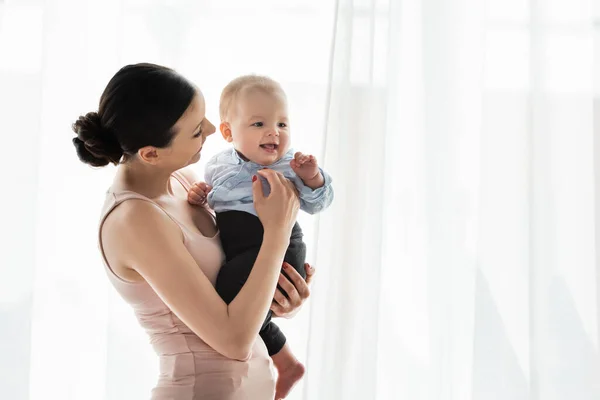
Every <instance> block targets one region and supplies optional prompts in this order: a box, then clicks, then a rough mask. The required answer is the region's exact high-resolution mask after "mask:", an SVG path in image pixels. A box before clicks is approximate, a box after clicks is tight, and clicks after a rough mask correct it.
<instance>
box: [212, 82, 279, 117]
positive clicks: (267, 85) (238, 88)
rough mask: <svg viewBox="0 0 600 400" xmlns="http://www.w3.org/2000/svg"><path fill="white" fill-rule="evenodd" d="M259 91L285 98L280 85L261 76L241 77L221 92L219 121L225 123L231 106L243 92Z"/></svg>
mask: <svg viewBox="0 0 600 400" xmlns="http://www.w3.org/2000/svg"><path fill="white" fill-rule="evenodd" d="M253 90H260V91H263V92H265V93H267V94H275V95H278V96H281V97H282V98H283V99H284V100H285V98H286V96H285V92H284V91H283V89H282V87H281V85H280V84H279V83H277V82H276V81H274V80H273V79H271V78H269V77H267V76H262V75H243V76H240V77H238V78H235V79H234V80H232V81H231V82H229V83H228V84H227V86H225V88H224V89H223V91H222V92H221V100H220V102H219V116H220V117H221V121H226V120H227V118H228V116H229V114H230V112H231V108H232V106H233V105H235V104H236V101H237V100H238V98H239V96H240V95H241V94H243V93H244V92H249V91H253Z"/></svg>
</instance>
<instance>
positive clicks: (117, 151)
mask: <svg viewBox="0 0 600 400" xmlns="http://www.w3.org/2000/svg"><path fill="white" fill-rule="evenodd" d="M195 94H196V87H195V86H194V85H192V84H191V83H190V82H189V81H188V80H187V79H185V78H184V77H183V76H181V75H179V74H178V73H177V72H175V71H173V70H172V69H170V68H167V67H162V66H160V65H154V64H134V65H127V66H125V67H123V68H121V69H120V70H119V72H117V73H116V74H115V76H113V78H112V79H111V80H110V82H108V85H107V86H106V89H104V93H102V96H101V97H100V105H99V107H98V112H89V113H87V114H86V115H82V116H80V117H79V119H78V120H77V121H76V122H75V123H74V124H73V131H75V133H77V137H75V138H73V144H74V145H75V148H76V150H77V155H78V156H79V159H80V160H81V161H83V162H84V163H87V164H90V165H92V166H94V167H102V166H105V165H107V164H108V163H113V164H115V165H116V164H118V163H119V162H120V161H121V158H123V156H125V158H126V157H127V156H128V155H132V154H135V153H136V152H137V151H138V150H139V149H140V148H142V147H145V146H155V147H159V148H160V147H168V146H169V145H170V144H171V141H172V140H173V136H174V134H175V132H173V125H175V123H176V122H177V120H178V119H179V118H180V117H181V115H182V114H183V113H184V112H185V110H187V108H188V106H189V105H190V103H191V102H192V99H193V98H194V95H195Z"/></svg>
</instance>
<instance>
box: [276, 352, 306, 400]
mask: <svg viewBox="0 0 600 400" xmlns="http://www.w3.org/2000/svg"><path fill="white" fill-rule="evenodd" d="M277 372H278V374H277V375H278V376H277V383H276V385H275V400H279V399H285V398H286V396H287V395H288V394H289V393H290V391H291V390H292V388H293V387H294V386H295V385H296V383H298V381H299V380H300V379H302V377H303V376H304V365H302V363H300V361H297V360H296V362H295V363H294V364H291V365H289V366H288V367H287V368H285V369H283V370H278V371H277Z"/></svg>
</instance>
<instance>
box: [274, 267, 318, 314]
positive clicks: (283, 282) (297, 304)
mask: <svg viewBox="0 0 600 400" xmlns="http://www.w3.org/2000/svg"><path fill="white" fill-rule="evenodd" d="M283 269H284V271H285V273H286V274H288V276H289V277H290V279H287V278H286V277H285V275H283V274H280V275H279V286H280V287H281V288H282V289H283V290H284V291H285V293H286V294H287V295H288V297H289V298H288V297H285V294H284V293H282V291H281V289H279V287H278V288H277V290H276V291H275V296H273V303H272V304H271V311H273V314H274V315H275V316H276V317H282V318H292V317H293V316H294V315H296V314H297V313H298V311H300V308H301V307H302V304H303V303H304V301H306V299H307V298H308V297H309V296H310V288H309V285H310V283H311V281H312V279H313V276H314V274H315V269H314V268H313V267H311V266H310V265H309V264H304V269H305V270H306V281H305V280H304V279H303V278H302V276H301V275H300V274H299V273H298V271H296V270H295V269H294V268H292V267H291V266H290V265H289V264H287V263H284V264H283ZM290 280H291V282H290Z"/></svg>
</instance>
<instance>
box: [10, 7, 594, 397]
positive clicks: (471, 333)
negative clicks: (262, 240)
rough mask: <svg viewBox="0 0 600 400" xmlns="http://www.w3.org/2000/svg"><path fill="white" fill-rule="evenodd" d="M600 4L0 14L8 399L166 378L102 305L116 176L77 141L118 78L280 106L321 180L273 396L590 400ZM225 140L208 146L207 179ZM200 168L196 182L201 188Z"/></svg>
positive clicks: (125, 322)
mask: <svg viewBox="0 0 600 400" xmlns="http://www.w3.org/2000/svg"><path fill="white" fill-rule="evenodd" d="M598 16H600V9H598V4H597V3H596V2H592V1H591V0H587V1H586V0H546V1H541V0H538V1H536V0H530V1H524V0H509V1H507V0H504V1H500V0H486V1H482V0H354V1H350V0H337V1H333V0H329V1H323V0H320V1H317V0H312V1H300V0H298V1H295V0H294V1H287V2H278V1H275V0H260V1H253V2H245V1H241V0H237V1H235V0H227V1H218V2H217V1H208V0H206V1H202V2H196V1H191V0H179V1H167V0H152V1H140V0H107V1H104V2H95V1H91V0H84V1H82V0H46V1H42V0H28V1H14V0H13V1H11V0H5V1H4V2H0V88H1V90H0V131H1V132H2V133H3V144H4V149H5V151H4V153H3V156H2V157H0V167H1V168H0V171H1V174H2V178H3V181H4V189H3V190H2V204H1V205H2V210H3V216H4V219H3V221H4V223H3V224H0V233H1V235H0V237H1V239H2V240H1V241H0V272H1V276H2V279H0V354H2V357H0V398H6V399H15V400H17V399H32V400H37V399H74V400H79V399H111V400H113V399H117V400H118V399H145V398H148V393H149V390H150V388H151V387H152V386H153V384H154V382H155V379H156V373H157V365H156V359H155V357H154V355H153V353H152V351H151V349H150V346H149V344H148V342H147V339H146V337H145V334H144V333H143V332H141V330H140V329H139V327H138V326H137V323H136V322H135V320H134V318H133V316H132V314H131V312H130V310H129V308H128V307H127V306H126V305H124V304H123V302H122V301H121V300H120V299H119V298H118V296H117V295H116V294H115V293H114V291H113V290H112V288H111V287H110V286H109V285H108V283H107V280H106V277H105V275H104V271H103V270H102V266H101V263H100V260H99V257H98V253H97V247H96V238H97V231H96V226H97V218H98V210H99V208H100V206H101V202H102V197H103V193H104V191H105V189H106V187H107V186H108V185H109V182H110V179H111V176H112V174H113V172H114V170H112V169H110V168H107V169H104V170H91V169H90V168H88V167H86V166H84V165H82V164H81V163H79V162H78V161H77V160H76V157H75V153H74V151H73V148H72V146H71V144H70V138H71V136H72V134H71V132H70V130H69V125H70V123H71V122H72V121H73V120H74V119H75V118H76V117H77V116H78V115H79V114H80V113H83V112H86V111H89V110H92V109H94V108H95V107H96V106H97V100H98V98H99V95H100V94H101V91H102V89H103V88H104V85H105V84H106V83H107V81H108V79H109V78H110V77H111V75H112V74H113V73H114V72H115V71H116V70H117V69H118V68H119V67H121V66H122V65H124V64H126V63H131V62H140V61H150V62H156V63H160V64H166V65H169V66H172V67H174V68H176V69H178V70H180V71H181V72H182V73H183V74H185V75H186V76H188V77H189V78H190V79H192V80H193V81H195V82H197V83H198V85H199V86H200V87H201V88H202V90H203V91H204V93H205V96H206V98H207V103H208V106H209V110H208V116H209V118H212V120H213V121H217V112H216V110H217V102H218V96H219V91H220V89H221V88H222V87H223V85H224V84H225V83H226V82H227V81H228V80H230V79H232V78H233V77H235V76H237V75H239V74H243V73H249V72H257V73H263V74H268V75H270V76H272V77H273V78H275V79H277V80H279V81H281V82H282V84H283V85H284V87H285V89H286V91H287V92H288V96H289V98H290V105H291V113H292V120H293V127H292V130H293V142H294V145H295V147H297V148H298V149H302V150H303V151H308V152H312V153H314V154H315V155H317V157H318V158H319V159H320V160H321V162H322V164H323V165H324V167H325V168H326V169H328V170H329V171H330V173H331V174H332V176H333V177H334V184H335V190H336V200H335V202H334V205H333V206H332V208H331V209H330V210H328V211H327V212H326V213H324V214H322V215H321V216H319V217H309V216H306V215H302V216H301V218H300V222H301V224H302V225H303V228H304V229H305V232H306V236H307V241H308V246H309V260H310V261H311V262H313V263H315V264H316V265H317V268H318V278H317V280H316V281H315V284H314V286H313V291H312V297H311V301H310V302H309V303H308V304H307V306H306V307H305V308H304V309H303V310H302V312H301V313H300V314H299V315H298V316H297V317H296V318H294V319H293V320H290V321H281V324H280V325H281V326H282V328H283V329H284V330H285V332H286V334H287V336H288V338H289V340H290V343H291V344H292V347H293V349H294V351H295V352H296V353H297V355H298V357H299V358H300V359H301V360H303V361H304V362H305V363H306V365H307V375H306V377H305V379H304V380H303V381H302V383H301V385H299V386H298V387H297V388H296V389H295V390H294V392H293V393H292V395H291V396H290V397H289V398H290V399H311V400H313V399H361V400H362V399H382V400H387V399H426V400H438V399H440V400H446V399H453V400H471V399H472V400H496V399H502V400H505V399H511V400H513V399H523V400H542V399H543V400H559V399H560V400H564V399H569V400H572V399H577V400H587V399H590V400H591V399H597V398H600V387H599V385H600V383H599V382H600V379H598V378H599V377H600V365H599V355H598V339H599V332H598V317H597V315H598V313H597V311H598V307H599V305H600V297H599V293H598V284H599V283H600V281H599V279H598V256H597V254H596V253H597V251H596V249H597V248H598V246H599V245H600V242H599V241H598V239H597V238H596V233H595V232H596V227H597V225H598V224H599V223H600V219H599V217H598V216H597V213H596V201H595V198H596V191H597V187H598V185H599V184H600V178H599V177H598V176H600V174H597V173H596V171H600V169H599V168H600V165H599V164H598V161H597V158H598V157H597V156H596V155H597V153H598V152H599V151H600V147H599V146H598V144H597V143H596V141H595V140H594V139H595V136H597V135H595V133H596V131H595V129H597V127H596V126H595V118H596V115H599V114H598V112H600V108H599V107H598V103H597V101H596V98H597V94H598V93H599V92H600V85H599V82H600V80H599V79H598V78H600V75H599V73H598V72H597V71H596V70H595V69H594V67H595V66H596V63H595V57H596V48H597V46H598V44H600V41H598V40H597V39H596V38H597V35H598V30H597V24H596V21H597V18H598ZM223 146H225V144H224V143H223V141H222V140H221V139H220V138H219V137H217V136H216V135H215V136H213V137H212V138H211V139H209V143H208V144H207V146H206V147H205V150H203V160H206V159H208V158H209V157H210V155H211V154H212V153H214V152H217V151H219V150H220V149H222V148H223ZM202 168H203V162H201V163H200V164H199V165H198V167H197V169H198V171H199V172H200V173H201V171H202Z"/></svg>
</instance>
